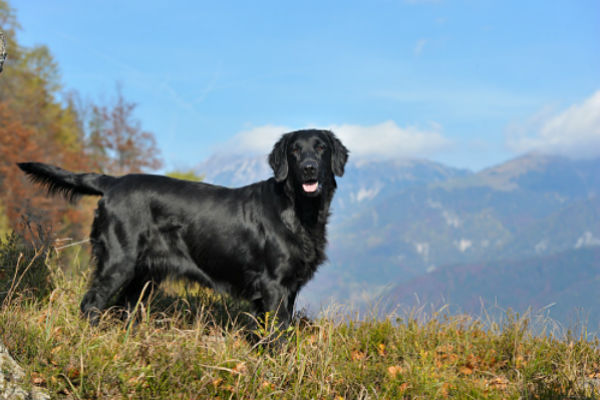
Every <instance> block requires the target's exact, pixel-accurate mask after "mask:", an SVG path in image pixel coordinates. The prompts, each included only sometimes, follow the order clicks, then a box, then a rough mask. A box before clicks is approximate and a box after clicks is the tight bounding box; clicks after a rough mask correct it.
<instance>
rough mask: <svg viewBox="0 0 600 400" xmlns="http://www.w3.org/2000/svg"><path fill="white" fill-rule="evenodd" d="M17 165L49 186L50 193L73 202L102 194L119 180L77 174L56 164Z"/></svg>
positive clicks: (95, 175) (91, 174)
mask: <svg viewBox="0 0 600 400" xmlns="http://www.w3.org/2000/svg"><path fill="white" fill-rule="evenodd" d="M17 165H18V166H19V168H21V169H22V170H23V171H24V172H25V173H26V174H27V176H28V177H29V179H31V180H32V181H33V182H35V183H39V184H40V185H42V186H44V187H45V188H47V189H48V193H49V194H53V195H54V194H58V195H62V196H63V197H65V198H66V199H68V200H69V201H71V202H74V201H75V200H77V199H78V198H79V196H82V195H96V196H102V195H103V194H104V192H105V191H106V190H107V189H108V188H109V187H111V186H112V185H113V184H114V182H115V181H116V180H117V178H116V177H114V176H110V175H101V174H94V173H86V174H76V173H74V172H70V171H67V170H64V169H62V168H59V167H55V166H54V165H48V164H42V163H37V162H26V163H17Z"/></svg>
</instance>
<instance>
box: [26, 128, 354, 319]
mask: <svg viewBox="0 0 600 400" xmlns="http://www.w3.org/2000/svg"><path fill="white" fill-rule="evenodd" d="M347 159H348V150H347V149H346V148H345V147H344V145H343V144H342V143H341V142H340V141H339V140H338V139H337V138H336V137H335V135H334V134H333V133H332V132H330V131H325V130H301V131H296V132H291V133H287V134H285V135H283V137H282V138H281V139H280V140H279V141H278V142H277V143H276V144H275V146H274V148H273V151H272V152H271V154H270V155H269V164H270V165H271V167H272V168H273V171H274V173H275V177H274V178H271V179H269V180H266V181H262V182H257V183H254V184H251V185H249V186H245V187H241V188H237V189H229V188H224V187H220V186H213V185H209V184H206V183H197V182H188V181H182V180H177V179H172V178H168V177H164V176H156V175H143V174H131V175H125V176H122V177H114V176H108V175H100V174H94V173H84V174H75V173H71V172H68V171H65V170H63V169H61V168H58V167H54V166H51V165H47V164H41V163H20V164H18V165H19V167H20V168H21V169H22V170H23V171H25V172H26V173H27V174H28V175H29V176H30V178H31V179H32V180H33V181H35V182H38V183H41V184H42V185H44V186H46V187H47V188H48V191H49V192H50V193H60V194H62V195H64V196H65V197H67V198H70V199H71V200H73V199H74V198H76V197H77V196H79V195H99V196H103V197H102V198H101V199H100V201H99V202H98V208H97V209H96V212H95V219H94V223H93V225H92V232H91V242H92V245H93V254H94V256H95V258H96V261H97V266H96V271H95V275H94V277H93V280H92V283H91V287H90V289H89V291H88V292H87V293H86V295H85V296H84V298H83V300H82V302H81V310H82V312H83V314H84V315H85V316H86V317H87V318H89V319H90V321H91V322H92V323H96V322H97V320H98V317H99V312H100V311H102V310H104V309H106V308H107V306H108V305H109V302H111V299H113V297H115V296H117V295H118V297H119V300H118V301H117V304H119V303H121V305H125V306H127V305H129V304H131V303H132V302H133V303H135V301H137V299H138V298H139V296H140V294H141V292H142V289H143V287H144V286H145V284H146V283H147V282H152V283H154V284H156V283H158V282H160V281H161V280H162V279H164V278H165V277H166V276H168V275H176V276H184V277H187V278H189V279H193V280H195V281H198V282H200V283H202V284H204V285H206V286H209V287H212V288H215V289H217V290H224V291H227V292H229V293H231V294H233V295H237V296H240V297H243V298H245V299H247V300H249V301H250V302H251V303H252V304H253V306H254V310H255V313H256V314H258V315H260V314H262V313H265V312H268V311H270V312H275V313H276V315H277V317H278V319H279V322H280V324H281V325H282V326H283V327H286V326H287V325H289V323H290V321H291V318H292V314H293V311H294V301H295V299H296V295H297V294H298V291H299V290H300V288H301V287H302V286H303V285H304V284H305V283H306V282H307V281H308V280H309V279H311V277H312V276H313V274H314V273H315V271H316V269H317V267H318V266H319V264H321V263H322V262H323V261H324V260H325V252H324V250H325V244H326V238H325V227H326V224H327V219H328V217H329V205H330V203H331V200H332V198H333V194H334V192H335V189H336V181H335V177H334V175H337V176H342V175H343V174H344V166H345V164H346V161H347Z"/></svg>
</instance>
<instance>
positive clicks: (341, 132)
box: [217, 121, 451, 161]
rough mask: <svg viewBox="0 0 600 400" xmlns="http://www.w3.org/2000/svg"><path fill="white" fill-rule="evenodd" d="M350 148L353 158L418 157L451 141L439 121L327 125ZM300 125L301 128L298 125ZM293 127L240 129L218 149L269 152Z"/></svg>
mask: <svg viewBox="0 0 600 400" xmlns="http://www.w3.org/2000/svg"><path fill="white" fill-rule="evenodd" d="M322 128H323V129H330V130H332V131H333V132H334V133H335V134H336V136H337V137H338V138H339V139H340V140H341V141H342V142H343V143H344V145H345V146H346V147H347V148H348V149H349V150H350V153H351V155H352V159H353V160H354V161H357V160H361V159H362V160H364V159H397V158H417V157H424V156H427V155H431V154H433V153H435V152H438V151H440V150H443V149H445V148H447V147H448V146H449V145H450V143H451V142H450V140H449V139H448V138H446V137H445V136H444V135H443V134H442V133H441V131H442V128H441V126H440V125H439V124H436V123H430V126H429V127H428V128H427V129H422V128H418V127H414V126H407V127H400V126H398V125H397V124H396V123H395V122H394V121H386V122H382V123H380V124H377V125H350V124H344V125H329V126H322ZM299 129H300V128H299ZM292 130H294V129H291V128H288V127H285V126H277V125H264V126H258V127H255V128H252V129H250V130H247V131H243V132H240V133H238V134H237V135H235V136H234V138H233V139H231V140H230V141H228V142H227V143H226V145H224V146H223V147H221V148H220V149H217V150H218V151H220V152H227V153H234V154H235V153H238V154H246V153H248V152H251V153H254V154H268V153H269V152H270V151H271V149H272V148H273V145H274V144H275V142H276V141H277V140H278V139H279V138H280V137H281V135H282V134H283V133H286V132H290V131H292Z"/></svg>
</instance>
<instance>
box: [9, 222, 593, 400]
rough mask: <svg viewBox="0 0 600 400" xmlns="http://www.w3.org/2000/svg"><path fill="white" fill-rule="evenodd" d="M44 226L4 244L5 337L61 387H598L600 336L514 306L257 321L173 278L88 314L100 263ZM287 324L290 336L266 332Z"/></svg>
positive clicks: (214, 394)
mask: <svg viewBox="0 0 600 400" xmlns="http://www.w3.org/2000/svg"><path fill="white" fill-rule="evenodd" d="M32 231H33V230H32ZM40 232H41V231H39V230H38V231H37V233H36V234H35V235H32V236H34V238H33V239H28V240H25V239H23V238H22V237H19V236H17V235H14V234H13V235H9V236H6V237H5V238H3V239H2V242H1V244H0V302H1V304H2V306H1V308H0V340H1V341H2V343H3V344H4V345H5V346H6V347H7V348H8V350H9V352H10V354H11V355H12V356H13V357H14V358H15V359H16V360H17V362H18V363H19V364H20V365H21V366H22V367H23V369H24V371H25V378H24V379H23V382H24V385H25V386H26V387H29V388H31V387H32V386H35V387H36V388H38V389H41V390H43V391H45V392H47V393H48V394H49V395H50V396H51V397H52V398H59V399H60V398H64V399H100V398H101V399H121V398H131V399H149V398H153V399H208V398H210V399H266V398H275V399H401V398H405V399H446V398H458V399H476V398H480V399H593V398H597V397H598V396H600V384H599V383H600V351H599V348H598V344H599V343H598V339H597V338H596V337H595V336H593V335H591V334H588V333H587V332H586V331H585V329H578V332H579V333H578V334H577V335H575V334H573V333H572V332H571V331H569V330H565V329H562V328H559V327H557V326H556V325H555V324H553V323H552V321H549V320H548V321H544V320H541V321H540V319H539V318H537V317H536V316H535V315H530V314H527V315H518V314H514V313H512V312H510V311H507V312H506V313H505V314H504V315H503V316H501V317H488V318H485V317H482V318H474V317H472V316H468V315H458V316H450V315H448V314H446V313H444V310H443V309H441V310H438V311H437V312H436V311H429V310H425V309H417V310H411V311H407V312H403V313H396V314H393V315H388V316H387V317H385V318H376V317H371V316H369V315H368V314H367V315H361V316H359V315H357V314H356V313H352V312H351V311H349V310H342V309H339V308H337V309H336V307H335V306H332V307H331V308H330V309H329V310H328V311H324V312H323V313H321V315H319V316H317V317H314V318H307V317H305V316H301V315H298V316H297V317H296V323H295V324H294V325H293V327H292V328H290V329H289V330H288V331H287V332H278V331H277V329H276V324H275V323H274V321H272V320H269V319H268V318H267V319H266V321H260V322H261V324H260V328H259V329H258V330H257V331H255V332H253V335H249V332H248V331H247V329H246V328H245V326H247V322H248V319H249V318H250V317H249V315H248V314H246V313H245V311H246V308H245V305H244V304H243V303H240V302H238V301H236V300H235V299H231V298H229V297H223V296H221V295H218V294H215V293H213V292H212V291H210V290H206V289H202V288H199V287H196V286H189V285H187V284H185V283H183V282H169V283H167V284H166V285H163V287H162V288H161V289H160V290H159V291H157V293H153V294H152V296H151V300H150V301H149V302H147V303H138V305H137V307H136V309H135V310H133V312H132V313H124V312H123V311H122V310H121V311H119V310H110V311H109V312H107V313H106V314H105V315H104V317H103V319H102V321H101V323H100V325H99V326H98V327H92V326H90V325H89V324H88V322H87V321H85V320H83V319H82V318H81V317H80V313H79V301H80V300H81V297H82V295H83V293H84V291H85V288H86V284H87V281H88V275H89V271H90V269H89V268H88V267H87V264H88V256H87V255H86V254H87V249H85V244H83V245H76V246H70V247H64V246H65V245H64V244H61V245H57V244H56V243H50V241H49V239H48V237H49V236H44V234H43V233H42V234H40ZM61 247H62V249H61ZM299 314H302V312H300V313H299ZM376 314H377V313H375V312H373V313H372V315H376ZM533 324H535V325H536V327H535V332H536V334H534V333H533V331H534V329H533V326H532V325H533ZM540 324H541V326H542V328H541V330H540ZM544 327H545V328H544ZM278 336H284V337H285V338H286V339H285V340H283V341H279V342H278V343H277V344H272V343H270V342H271V341H272V339H273V338H277V337H278ZM249 337H259V338H260V340H258V341H257V340H249Z"/></svg>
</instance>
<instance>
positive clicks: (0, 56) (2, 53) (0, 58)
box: [0, 31, 6, 72]
mask: <svg viewBox="0 0 600 400" xmlns="http://www.w3.org/2000/svg"><path fill="white" fill-rule="evenodd" d="M4 60H6V40H4V32H2V31H0V72H2V67H3V66H4Z"/></svg>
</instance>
